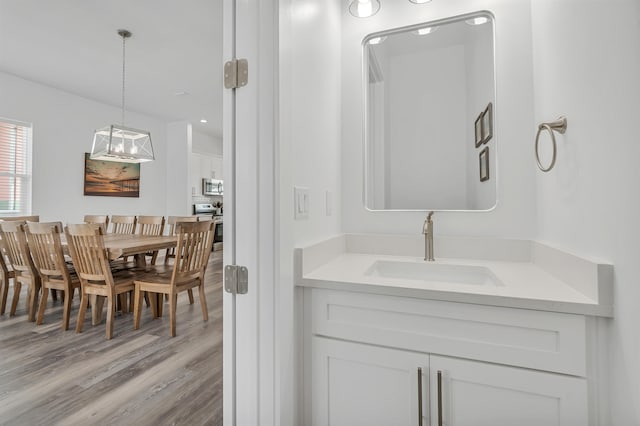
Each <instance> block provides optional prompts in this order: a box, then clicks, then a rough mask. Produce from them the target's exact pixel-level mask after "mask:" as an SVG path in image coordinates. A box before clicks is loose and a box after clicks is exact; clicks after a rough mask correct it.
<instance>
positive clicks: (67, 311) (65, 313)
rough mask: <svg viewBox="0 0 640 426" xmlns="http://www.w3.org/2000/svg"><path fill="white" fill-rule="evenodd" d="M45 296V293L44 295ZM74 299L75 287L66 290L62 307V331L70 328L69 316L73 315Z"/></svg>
mask: <svg viewBox="0 0 640 426" xmlns="http://www.w3.org/2000/svg"><path fill="white" fill-rule="evenodd" d="M43 298H44V295H43ZM72 301H73V288H69V289H67V290H66V291H65V292H64V299H63V306H64V307H63V308H62V331H67V330H68V329H69V317H70V316H71V302H72Z"/></svg>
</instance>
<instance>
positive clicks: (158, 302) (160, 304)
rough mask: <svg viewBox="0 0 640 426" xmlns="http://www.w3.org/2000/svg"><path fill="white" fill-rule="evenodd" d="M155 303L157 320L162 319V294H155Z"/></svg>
mask: <svg viewBox="0 0 640 426" xmlns="http://www.w3.org/2000/svg"><path fill="white" fill-rule="evenodd" d="M156 303H157V306H158V310H157V312H156V314H157V315H158V318H160V317H162V311H163V309H164V295H163V294H162V293H156ZM169 303H171V302H169Z"/></svg>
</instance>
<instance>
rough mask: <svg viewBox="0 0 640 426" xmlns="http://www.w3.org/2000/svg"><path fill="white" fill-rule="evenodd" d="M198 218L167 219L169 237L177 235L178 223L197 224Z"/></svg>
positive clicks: (180, 217) (179, 217) (173, 217)
mask: <svg viewBox="0 0 640 426" xmlns="http://www.w3.org/2000/svg"><path fill="white" fill-rule="evenodd" d="M197 221H198V216H169V217H167V227H168V228H169V235H175V234H176V223H178V222H197Z"/></svg>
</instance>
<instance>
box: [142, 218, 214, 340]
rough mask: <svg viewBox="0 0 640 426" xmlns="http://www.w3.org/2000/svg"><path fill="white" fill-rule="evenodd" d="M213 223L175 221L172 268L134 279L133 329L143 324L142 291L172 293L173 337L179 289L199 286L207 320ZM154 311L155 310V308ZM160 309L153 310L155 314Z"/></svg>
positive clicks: (170, 304)
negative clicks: (206, 279) (206, 277)
mask: <svg viewBox="0 0 640 426" xmlns="http://www.w3.org/2000/svg"><path fill="white" fill-rule="evenodd" d="M213 230H214V224H213V222H211V221H205V222H191V223H186V222H180V223H178V224H177V225H176V236H177V239H178V242H177V246H176V261H175V263H174V265H173V268H172V270H171V271H168V272H161V273H156V274H148V275H146V276H145V277H144V278H143V279H137V280H135V298H134V305H133V312H134V319H133V327H134V329H136V330H137V329H138V328H140V317H141V315H142V301H141V299H142V293H143V292H149V293H156V294H157V295H158V296H159V295H162V294H168V295H169V329H170V333H171V336H172V337H175V335H176V307H177V302H178V293H180V292H182V291H185V290H189V289H194V288H198V290H199V297H200V306H201V308H202V319H203V320H204V321H207V320H208V319H209V314H208V312H207V300H206V297H205V293H204V272H205V269H206V266H207V262H208V261H209V255H210V254H211V244H213ZM152 312H153V310H152ZM156 314H157V313H156V312H154V316H155V315H156Z"/></svg>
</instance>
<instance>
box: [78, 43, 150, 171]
mask: <svg viewBox="0 0 640 426" xmlns="http://www.w3.org/2000/svg"><path fill="white" fill-rule="evenodd" d="M118 35H119V36H120V37H122V122H121V124H112V125H110V126H107V127H104V128H102V129H98V130H96V131H95V133H94V135H93V147H92V148H91V157H90V158H91V159H92V160H107V161H118V162H121V163H143V162H146V161H153V160H155V157H154V155H153V145H151V133H150V132H148V131H146V130H138V129H132V128H130V127H125V125H124V93H125V92H124V81H125V80H124V76H125V41H126V39H127V38H129V37H131V32H130V31H127V30H118Z"/></svg>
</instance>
